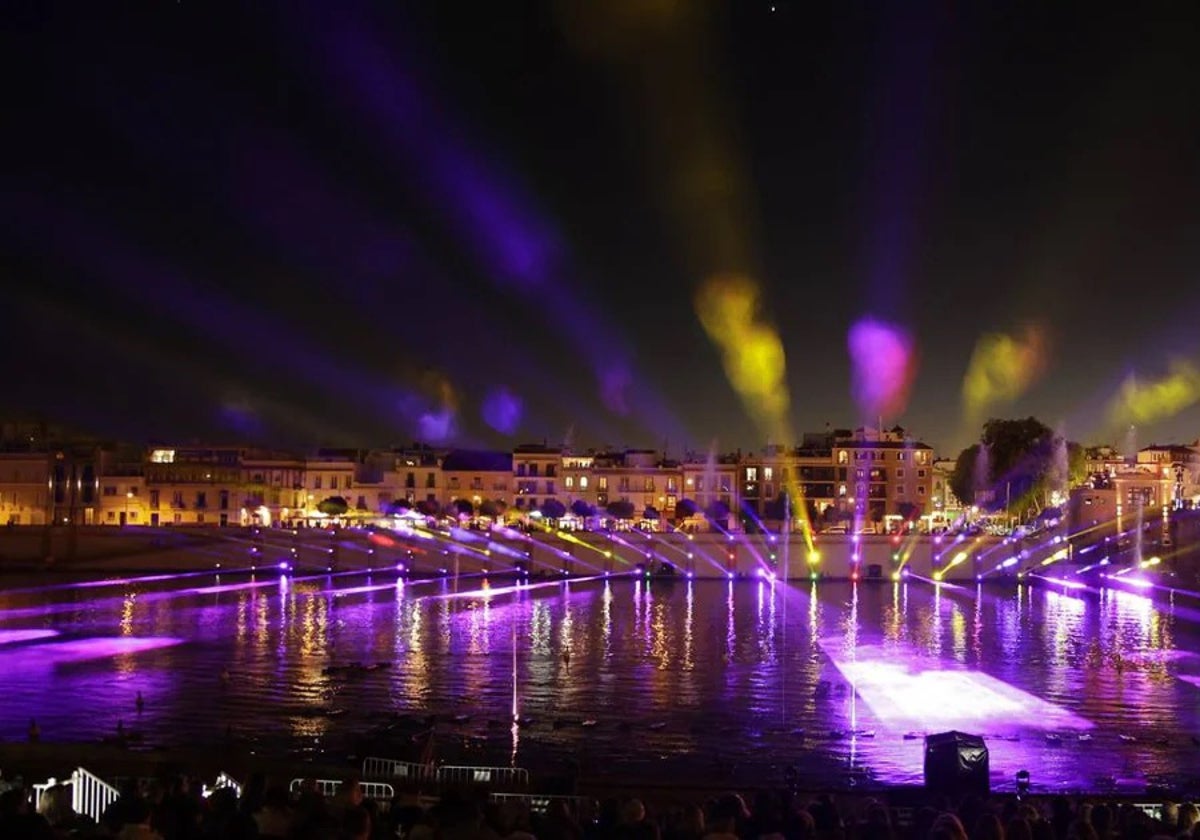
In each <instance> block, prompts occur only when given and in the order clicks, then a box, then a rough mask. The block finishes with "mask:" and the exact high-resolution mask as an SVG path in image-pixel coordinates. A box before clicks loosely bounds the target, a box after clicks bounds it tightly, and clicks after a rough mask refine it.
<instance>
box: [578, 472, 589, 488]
mask: <svg viewBox="0 0 1200 840" xmlns="http://www.w3.org/2000/svg"><path fill="white" fill-rule="evenodd" d="M587 485H588V480H587V476H586V475H581V476H579V489H580V490H586V489H587Z"/></svg>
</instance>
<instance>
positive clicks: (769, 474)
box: [763, 467, 775, 481]
mask: <svg viewBox="0 0 1200 840" xmlns="http://www.w3.org/2000/svg"><path fill="white" fill-rule="evenodd" d="M774 478H775V468H774V467H763V481H771V480H772V479H774Z"/></svg>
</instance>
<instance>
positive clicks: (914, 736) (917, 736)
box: [904, 732, 925, 741]
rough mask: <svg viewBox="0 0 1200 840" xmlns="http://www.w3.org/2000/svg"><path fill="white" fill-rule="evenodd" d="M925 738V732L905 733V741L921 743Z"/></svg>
mask: <svg viewBox="0 0 1200 840" xmlns="http://www.w3.org/2000/svg"><path fill="white" fill-rule="evenodd" d="M924 737H925V733H924V732H905V733H904V740H905V741H919V740H921V739H922V738H924Z"/></svg>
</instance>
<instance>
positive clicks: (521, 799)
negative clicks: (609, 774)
mask: <svg viewBox="0 0 1200 840" xmlns="http://www.w3.org/2000/svg"><path fill="white" fill-rule="evenodd" d="M488 798H489V799H490V800H491V801H492V802H496V803H499V804H504V803H506V802H516V803H518V804H521V805H524V806H526V807H527V808H529V812H530V813H531V814H542V815H545V814H546V812H547V811H549V810H550V805H551V804H552V803H554V802H562V803H564V804H566V806H567V808H568V810H569V811H570V812H571V813H572V814H575V815H577V816H589V815H590V813H591V811H592V809H593V808H594V805H595V802H594V800H592V799H589V798H588V797H586V796H557V795H541V794H530V793H493V794H491V795H490V796H489V797H488Z"/></svg>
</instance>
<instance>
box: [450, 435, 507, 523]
mask: <svg viewBox="0 0 1200 840" xmlns="http://www.w3.org/2000/svg"><path fill="white" fill-rule="evenodd" d="M442 482H443V487H444V489H443V494H442V498H441V508H442V510H444V511H451V510H453V509H454V507H455V506H456V505H459V506H461V507H462V508H463V511H464V512H465V511H466V506H467V505H470V509H471V510H473V511H474V512H476V513H479V512H481V510H482V509H483V508H484V506H485V504H486V505H487V509H488V511H495V512H496V513H501V512H503V511H504V510H507V509H508V508H509V506H510V505H511V504H512V501H513V498H512V496H513V490H512V488H513V456H512V453H509V452H488V451H482V450H470V449H456V450H453V451H452V452H449V453H448V454H447V455H446V457H445V458H443V459H442ZM489 515H491V514H489Z"/></svg>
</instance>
